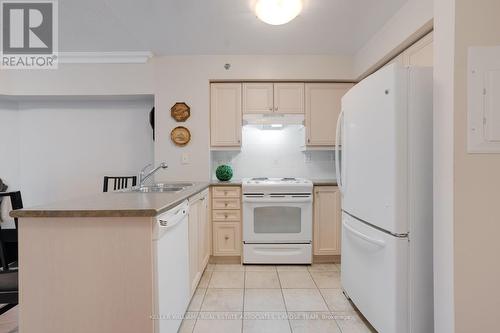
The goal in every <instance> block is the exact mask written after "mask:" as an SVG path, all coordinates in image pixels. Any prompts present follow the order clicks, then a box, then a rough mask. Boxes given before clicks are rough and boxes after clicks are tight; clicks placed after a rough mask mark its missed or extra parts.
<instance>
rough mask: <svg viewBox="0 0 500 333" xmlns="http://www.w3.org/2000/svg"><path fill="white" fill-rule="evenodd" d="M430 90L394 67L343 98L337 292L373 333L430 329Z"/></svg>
mask: <svg viewBox="0 0 500 333" xmlns="http://www.w3.org/2000/svg"><path fill="white" fill-rule="evenodd" d="M432 86H433V81H432V69H431V68H417V67H403V66H401V65H398V64H394V65H390V66H387V67H385V68H383V69H381V70H379V71H378V72H376V73H375V74H373V75H371V76H369V77H368V78H366V79H364V80H363V81H361V82H360V83H359V84H357V85H356V86H355V87H353V88H352V89H351V90H350V91H349V92H348V93H347V94H346V95H345V96H344V97H343V98H342V113H341V115H340V117H339V121H338V123H337V144H339V145H341V149H336V158H335V161H336V170H337V181H338V183H339V187H340V190H341V193H342V269H341V281H342V288H343V289H344V292H345V293H346V295H347V297H349V298H350V299H351V300H352V302H353V303H354V304H355V305H356V307H357V308H358V309H359V310H360V311H361V313H362V314H363V315H364V316H365V318H366V319H367V320H368V321H369V322H370V323H371V324H372V325H373V327H374V328H375V329H376V330H377V331H378V332H379V333H407V332H410V333H432V332H433V331H434V328H433V326H434V323H433V276H432V265H433V264H432V263H433V260H432V204H433V203H432ZM339 148H340V147H339Z"/></svg>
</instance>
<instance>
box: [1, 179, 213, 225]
mask: <svg viewBox="0 0 500 333" xmlns="http://www.w3.org/2000/svg"><path fill="white" fill-rule="evenodd" d="M209 185H210V184H209V183H208V182H195V183H194V185H193V186H191V187H189V188H187V189H185V190H183V191H180V192H176V193H172V192H167V193H140V192H108V193H98V194H95V195H92V196H86V197H81V198H77V199H71V200H66V201H60V202H56V203H52V204H47V205H42V206H36V207H28V208H23V209H20V210H15V211H12V212H11V213H10V215H11V216H12V217H19V218H23V217H148V216H151V217H152V216H156V215H158V214H161V213H163V212H165V211H167V210H169V209H171V208H173V207H175V206H177V205H178V204H180V203H181V202H183V201H184V200H186V199H189V198H190V197H192V196H194V195H196V194H198V193H200V192H201V191H203V190H205V189H206V188H208V186H209Z"/></svg>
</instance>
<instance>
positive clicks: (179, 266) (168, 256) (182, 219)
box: [153, 201, 190, 333]
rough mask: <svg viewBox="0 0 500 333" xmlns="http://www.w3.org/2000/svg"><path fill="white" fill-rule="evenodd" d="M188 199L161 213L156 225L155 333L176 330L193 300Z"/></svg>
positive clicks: (154, 235) (154, 247)
mask: <svg viewBox="0 0 500 333" xmlns="http://www.w3.org/2000/svg"><path fill="white" fill-rule="evenodd" d="M188 213H189V204H188V201H184V202H183V203H182V204H180V205H178V206H176V207H175V208H172V209H171V210H169V211H168V212H166V213H163V214H161V215H158V216H157V218H156V223H155V225H154V228H153V251H154V257H155V267H154V269H155V273H156V274H154V277H155V287H156V290H155V291H154V292H155V295H156V297H155V315H154V316H153V318H154V319H155V332H156V333H176V332H177V330H178V329H179V326H180V325H181V322H182V317H183V316H184V314H185V312H186V310H187V307H188V305H189V301H190V289H189V254H188V251H189V250H188V249H189V248H188V246H189V245H188Z"/></svg>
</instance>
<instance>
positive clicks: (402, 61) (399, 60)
mask: <svg viewBox="0 0 500 333" xmlns="http://www.w3.org/2000/svg"><path fill="white" fill-rule="evenodd" d="M392 64H400V65H404V64H405V59H404V57H403V54H402V53H401V54H399V55H398V56H397V57H395V58H393V59H392V60H391V61H389V62H388V63H387V64H385V65H384V67H385V66H389V65H392Z"/></svg>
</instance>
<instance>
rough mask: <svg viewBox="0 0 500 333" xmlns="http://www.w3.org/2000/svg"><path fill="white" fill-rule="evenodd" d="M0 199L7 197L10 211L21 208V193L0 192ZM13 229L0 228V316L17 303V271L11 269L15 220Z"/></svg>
mask: <svg viewBox="0 0 500 333" xmlns="http://www.w3.org/2000/svg"><path fill="white" fill-rule="evenodd" d="M0 197H9V198H10V201H11V203H12V209H13V210H16V209H21V208H23V200H22V198H21V192H19V191H16V192H0ZM14 222H15V223H14V224H15V228H14V229H2V227H1V226H0V260H1V261H2V270H1V271H0V304H5V305H4V306H3V307H2V308H0V315H1V314H3V313H5V312H7V311H9V310H10V309H12V308H13V307H15V306H16V305H17V304H18V303H19V283H18V270H17V268H12V266H17V253H18V252H17V224H18V221H17V218H15V219H14Z"/></svg>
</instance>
